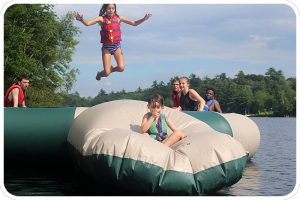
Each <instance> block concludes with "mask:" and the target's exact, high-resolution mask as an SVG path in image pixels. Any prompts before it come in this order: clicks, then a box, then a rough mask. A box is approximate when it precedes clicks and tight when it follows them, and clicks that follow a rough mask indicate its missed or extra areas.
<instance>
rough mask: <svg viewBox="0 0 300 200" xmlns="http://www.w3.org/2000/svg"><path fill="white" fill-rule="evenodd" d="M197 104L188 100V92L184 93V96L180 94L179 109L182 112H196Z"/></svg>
mask: <svg viewBox="0 0 300 200" xmlns="http://www.w3.org/2000/svg"><path fill="white" fill-rule="evenodd" d="M198 104H199V103H198V101H194V100H192V99H191V98H190V92H188V93H186V95H184V94H183V93H182V92H181V95H180V107H181V109H182V110H183V111H197V110H198Z"/></svg>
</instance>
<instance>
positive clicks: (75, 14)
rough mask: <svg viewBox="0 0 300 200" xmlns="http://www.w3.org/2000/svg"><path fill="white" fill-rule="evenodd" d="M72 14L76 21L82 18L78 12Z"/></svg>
mask: <svg viewBox="0 0 300 200" xmlns="http://www.w3.org/2000/svg"><path fill="white" fill-rule="evenodd" d="M74 16H75V18H76V20H78V21H82V20H83V15H80V14H79V13H78V12H76V13H74Z"/></svg>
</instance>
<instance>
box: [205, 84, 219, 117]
mask: <svg viewBox="0 0 300 200" xmlns="http://www.w3.org/2000/svg"><path fill="white" fill-rule="evenodd" d="M215 94H216V93H215V90H214V89H213V88H207V89H206V93H205V97H204V100H205V106H204V110H206V111H217V112H219V113H222V109H221V106H220V104H219V102H218V101H217V100H216V99H215Z"/></svg>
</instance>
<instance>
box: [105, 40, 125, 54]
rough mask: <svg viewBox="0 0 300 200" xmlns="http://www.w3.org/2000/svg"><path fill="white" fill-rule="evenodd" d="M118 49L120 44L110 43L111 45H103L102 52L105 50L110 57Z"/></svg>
mask: <svg viewBox="0 0 300 200" xmlns="http://www.w3.org/2000/svg"><path fill="white" fill-rule="evenodd" d="M119 47H121V42H116V43H112V44H103V45H102V51H103V49H106V50H107V51H109V53H110V54H111V55H114V53H115V52H116V50H117V49H118V48H119Z"/></svg>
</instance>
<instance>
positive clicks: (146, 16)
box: [144, 13, 152, 21]
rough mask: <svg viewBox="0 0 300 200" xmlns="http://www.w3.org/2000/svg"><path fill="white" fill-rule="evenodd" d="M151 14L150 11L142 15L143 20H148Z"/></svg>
mask: <svg viewBox="0 0 300 200" xmlns="http://www.w3.org/2000/svg"><path fill="white" fill-rule="evenodd" d="M151 16H152V14H151V13H147V14H146V15H145V17H144V21H146V20H148V19H149V18H150V17H151Z"/></svg>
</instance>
